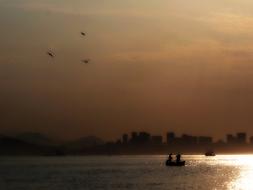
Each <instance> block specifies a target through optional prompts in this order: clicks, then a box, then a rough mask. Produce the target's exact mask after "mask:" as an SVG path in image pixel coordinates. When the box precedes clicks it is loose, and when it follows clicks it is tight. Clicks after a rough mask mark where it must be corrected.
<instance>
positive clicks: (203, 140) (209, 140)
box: [198, 136, 213, 144]
mask: <svg viewBox="0 0 253 190" xmlns="http://www.w3.org/2000/svg"><path fill="white" fill-rule="evenodd" d="M212 142H213V138H212V137H206V136H200V137H198V143H199V144H211V143H212Z"/></svg>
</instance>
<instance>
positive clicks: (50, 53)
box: [47, 51, 55, 58]
mask: <svg viewBox="0 0 253 190" xmlns="http://www.w3.org/2000/svg"><path fill="white" fill-rule="evenodd" d="M47 55H49V56H50V57H52V58H54V57H55V55H54V53H53V52H51V51H48V52H47Z"/></svg>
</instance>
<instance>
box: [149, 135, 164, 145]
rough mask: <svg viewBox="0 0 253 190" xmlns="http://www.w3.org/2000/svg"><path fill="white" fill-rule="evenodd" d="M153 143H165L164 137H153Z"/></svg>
mask: <svg viewBox="0 0 253 190" xmlns="http://www.w3.org/2000/svg"><path fill="white" fill-rule="evenodd" d="M151 140H152V143H153V144H157V145H159V144H162V143H163V137H162V136H152V137H151Z"/></svg>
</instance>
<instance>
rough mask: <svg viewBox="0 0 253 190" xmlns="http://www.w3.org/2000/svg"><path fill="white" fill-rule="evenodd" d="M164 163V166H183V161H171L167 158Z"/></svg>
mask: <svg viewBox="0 0 253 190" xmlns="http://www.w3.org/2000/svg"><path fill="white" fill-rule="evenodd" d="M165 164H166V166H185V161H180V162H172V161H169V160H167V161H166V163H165Z"/></svg>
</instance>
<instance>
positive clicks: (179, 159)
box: [176, 154, 181, 162]
mask: <svg viewBox="0 0 253 190" xmlns="http://www.w3.org/2000/svg"><path fill="white" fill-rule="evenodd" d="M176 158H177V159H176V162H181V154H177V155H176Z"/></svg>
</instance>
